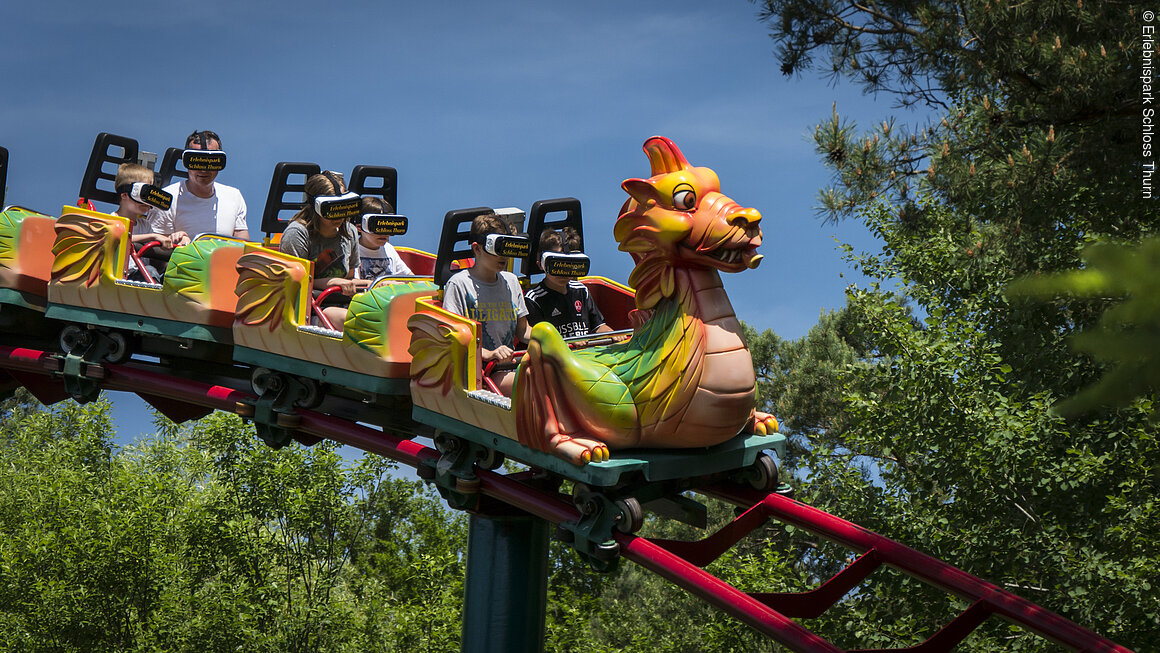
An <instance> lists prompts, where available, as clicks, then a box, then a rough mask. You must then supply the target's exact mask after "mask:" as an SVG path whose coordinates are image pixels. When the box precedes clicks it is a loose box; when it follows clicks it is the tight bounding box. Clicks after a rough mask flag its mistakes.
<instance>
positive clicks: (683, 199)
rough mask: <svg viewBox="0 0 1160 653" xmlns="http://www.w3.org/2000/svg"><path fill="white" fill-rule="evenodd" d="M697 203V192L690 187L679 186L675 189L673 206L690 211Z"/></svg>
mask: <svg viewBox="0 0 1160 653" xmlns="http://www.w3.org/2000/svg"><path fill="white" fill-rule="evenodd" d="M696 205H697V193H696V192H694V191H692V190H690V189H689V188H687V187H686V188H678V189H677V190H675V191H673V207H674V208H677V209H680V210H682V211H688V210H690V209H692V208H693V207H694V206H696Z"/></svg>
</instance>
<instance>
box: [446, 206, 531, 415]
mask: <svg viewBox="0 0 1160 653" xmlns="http://www.w3.org/2000/svg"><path fill="white" fill-rule="evenodd" d="M510 233H511V231H510V230H509V229H508V226H507V223H506V222H504V221H503V220H502V219H501V218H500V217H499V216H497V215H495V214H494V213H488V214H485V215H480V216H477V217H476V218H475V219H474V220H472V221H471V232H470V238H471V251H472V254H473V255H474V256H475V264H474V265H472V266H471V267H470V268H468V269H466V270H462V271H460V272H458V273H456V274H455V275H454V276H452V277H451V279H450V280H448V282H447V286H446V287H445V288H444V289H443V308H445V309H447V310H448V311H451V312H452V313H455V314H457V315H462V316H464V317H469V318H471V319H473V320H475V321H476V322H479V323H480V326H481V334H480V339H481V340H482V343H481V347H482V349H483V351H482V354H483V362H484V363H488V362H491V361H495V362H496V363H508V362H511V360H512V354H513V353H514V349H513V347H514V346H515V341H516V340H517V339H518V340H520V341H522V342H527V341H528V339H529V338H530V336H531V327H529V326H528V309H527V307H526V306H525V305H524V294H523V292H522V290H521V289H520V282H519V279H517V278H516V275H514V274H512V273H511V272H508V271H507V269H506V268H507V258H505V257H502V256H497V255H495V254H492V253H490V252H487V251H486V250H484V248H483V243H484V241H485V240H486V239H487V236H488V235H490V234H510ZM514 376H515V375H514V374H513V373H512V372H510V371H509V372H500V373H499V374H497V375H493V379H494V380H495V381H496V385H497V386H499V389H500V391H501V392H503V393H504V394H510V393H511V385H512V382H513V381H514Z"/></svg>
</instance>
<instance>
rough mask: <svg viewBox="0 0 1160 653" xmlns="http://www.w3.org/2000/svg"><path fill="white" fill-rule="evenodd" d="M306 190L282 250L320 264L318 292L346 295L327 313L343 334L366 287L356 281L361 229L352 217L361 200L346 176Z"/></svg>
mask: <svg viewBox="0 0 1160 653" xmlns="http://www.w3.org/2000/svg"><path fill="white" fill-rule="evenodd" d="M304 186H305V191H306V192H305V195H306V205H305V206H303V207H302V210H301V211H299V212H298V213H296V214H295V215H294V218H293V220H291V222H290V224H288V225H286V230H285V231H283V232H282V241H281V243H279V245H278V249H280V250H281V251H283V252H285V253H287V254H291V255H293V256H297V257H299V258H304V259H307V260H310V261H314V289H315V290H325V289H326V288H329V287H331V286H338V287H339V288H341V289H342V294H341V295H337V294H336V295H331V296H330V297H328V298H327V301H326V304H327V305H325V306H323V309H322V312H323V313H324V314H325V315H326V317H327V319H329V320H330V322H331V324H333V325H334V327H335V328H336V329H340V330H341V329H342V323H343V322H344V321H346V311H347V307H348V306H349V305H350V298H351V296H352V295H354V294H355V292H357V291H358V290H359V289H361V288H363V287H365V286H366V283H365V282H360V281H356V280H355V279H354V273H355V270H357V269H358V266H359V256H358V230H357V229H355V226H354V225H353V224H351V218H353V217H356V216H358V211H359V203H358V199H359V197H358V195H356V194H354V193H348V192H347V190H346V183H345V182H343V179H342V175H341V173H337V172H332V171H330V170H324V171H323V172H321V173H320V174H316V175H310V176H309V177H307V179H306V183H305V185H304ZM331 298H333V299H331Z"/></svg>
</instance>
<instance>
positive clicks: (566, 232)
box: [540, 227, 584, 254]
mask: <svg viewBox="0 0 1160 653" xmlns="http://www.w3.org/2000/svg"><path fill="white" fill-rule="evenodd" d="M557 250H559V251H561V252H563V253H565V254H567V253H568V252H580V251H583V250H584V247H583V244H582V243H581V242H580V234H578V233H576V229H575V228H573V227H564V228H563V229H561V230H559V231H556V230H555V229H545V230H543V231H542V232H540V251H541V252H555V251H557Z"/></svg>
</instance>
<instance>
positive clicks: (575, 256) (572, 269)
mask: <svg viewBox="0 0 1160 653" xmlns="http://www.w3.org/2000/svg"><path fill="white" fill-rule="evenodd" d="M591 264H592V261H591V260H589V259H588V255H587V254H585V253H583V252H569V253H567V254H562V253H560V252H543V253H542V254H540V269H542V270H543V271H544V272H545V273H547V274H550V275H552V276H556V277H571V278H577V277H583V276H585V275H587V274H588V268H589V267H591Z"/></svg>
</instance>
